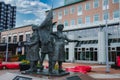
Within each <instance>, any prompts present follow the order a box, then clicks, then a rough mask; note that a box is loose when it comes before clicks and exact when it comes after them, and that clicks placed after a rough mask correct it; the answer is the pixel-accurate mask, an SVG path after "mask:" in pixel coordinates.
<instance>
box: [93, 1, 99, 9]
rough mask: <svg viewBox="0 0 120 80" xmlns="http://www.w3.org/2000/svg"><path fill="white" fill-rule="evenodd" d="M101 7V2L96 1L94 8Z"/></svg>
mask: <svg viewBox="0 0 120 80" xmlns="http://www.w3.org/2000/svg"><path fill="white" fill-rule="evenodd" d="M98 7H99V0H94V8H98Z"/></svg>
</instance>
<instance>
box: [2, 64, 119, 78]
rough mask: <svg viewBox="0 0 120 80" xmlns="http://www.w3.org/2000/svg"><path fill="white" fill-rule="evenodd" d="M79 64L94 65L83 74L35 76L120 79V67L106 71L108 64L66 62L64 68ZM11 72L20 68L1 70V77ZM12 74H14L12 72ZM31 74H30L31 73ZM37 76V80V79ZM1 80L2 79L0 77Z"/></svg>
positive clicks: (15, 71)
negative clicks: (89, 70)
mask: <svg viewBox="0 0 120 80" xmlns="http://www.w3.org/2000/svg"><path fill="white" fill-rule="evenodd" d="M44 65H48V63H47V62H44ZM78 65H89V66H91V67H92V70H91V72H88V73H87V74H81V73H71V74H70V75H68V76H63V77H50V76H47V77H46V76H41V75H39V76H38V75H35V76H34V77H37V78H39V79H40V80H56V79H57V80H66V77H70V76H74V75H77V76H79V77H80V78H81V79H82V80H120V70H119V69H112V68H110V72H109V73H106V65H98V64H82V63H64V64H63V68H68V67H69V68H71V67H75V66H78ZM10 73H13V74H17V75H19V74H20V71H19V70H10V69H5V70H0V77H1V76H4V75H8V74H10ZM11 75H12V74H11ZM29 76H30V75H29ZM37 78H36V79H35V80H37ZM0 80H1V79H0Z"/></svg>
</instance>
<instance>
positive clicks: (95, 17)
mask: <svg viewBox="0 0 120 80" xmlns="http://www.w3.org/2000/svg"><path fill="white" fill-rule="evenodd" d="M96 21H99V14H95V15H94V22H96Z"/></svg>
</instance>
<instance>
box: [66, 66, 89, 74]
mask: <svg viewBox="0 0 120 80" xmlns="http://www.w3.org/2000/svg"><path fill="white" fill-rule="evenodd" d="M66 71H68V72H81V73H83V74H86V73H87V72H89V71H91V67H90V66H76V67H74V68H66Z"/></svg>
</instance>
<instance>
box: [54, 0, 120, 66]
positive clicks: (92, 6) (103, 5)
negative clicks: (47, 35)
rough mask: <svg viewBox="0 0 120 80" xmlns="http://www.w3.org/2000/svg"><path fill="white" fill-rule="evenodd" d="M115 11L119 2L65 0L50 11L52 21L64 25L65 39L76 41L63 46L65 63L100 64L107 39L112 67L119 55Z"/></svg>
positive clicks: (118, 12) (118, 16)
mask: <svg viewBox="0 0 120 80" xmlns="http://www.w3.org/2000/svg"><path fill="white" fill-rule="evenodd" d="M119 7H120V3H119V0H65V5H64V6H61V7H58V8H55V9H53V11H54V12H53V15H54V17H53V21H57V23H58V24H60V23H62V24H64V26H65V27H64V33H65V34H66V35H68V37H69V38H72V39H78V40H80V42H79V43H70V44H69V45H66V60H68V61H76V62H88V63H102V64H104V63H105V62H106V41H105V40H106V39H108V56H109V62H110V63H114V62H115V61H116V56H117V55H120V36H119V35H120V33H119V32H120V10H119V9H120V8H119ZM106 24H107V25H106ZM106 26H107V31H108V32H107V33H108V34H107V36H108V38H106V37H107V36H106ZM54 30H55V31H56V27H54Z"/></svg>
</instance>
